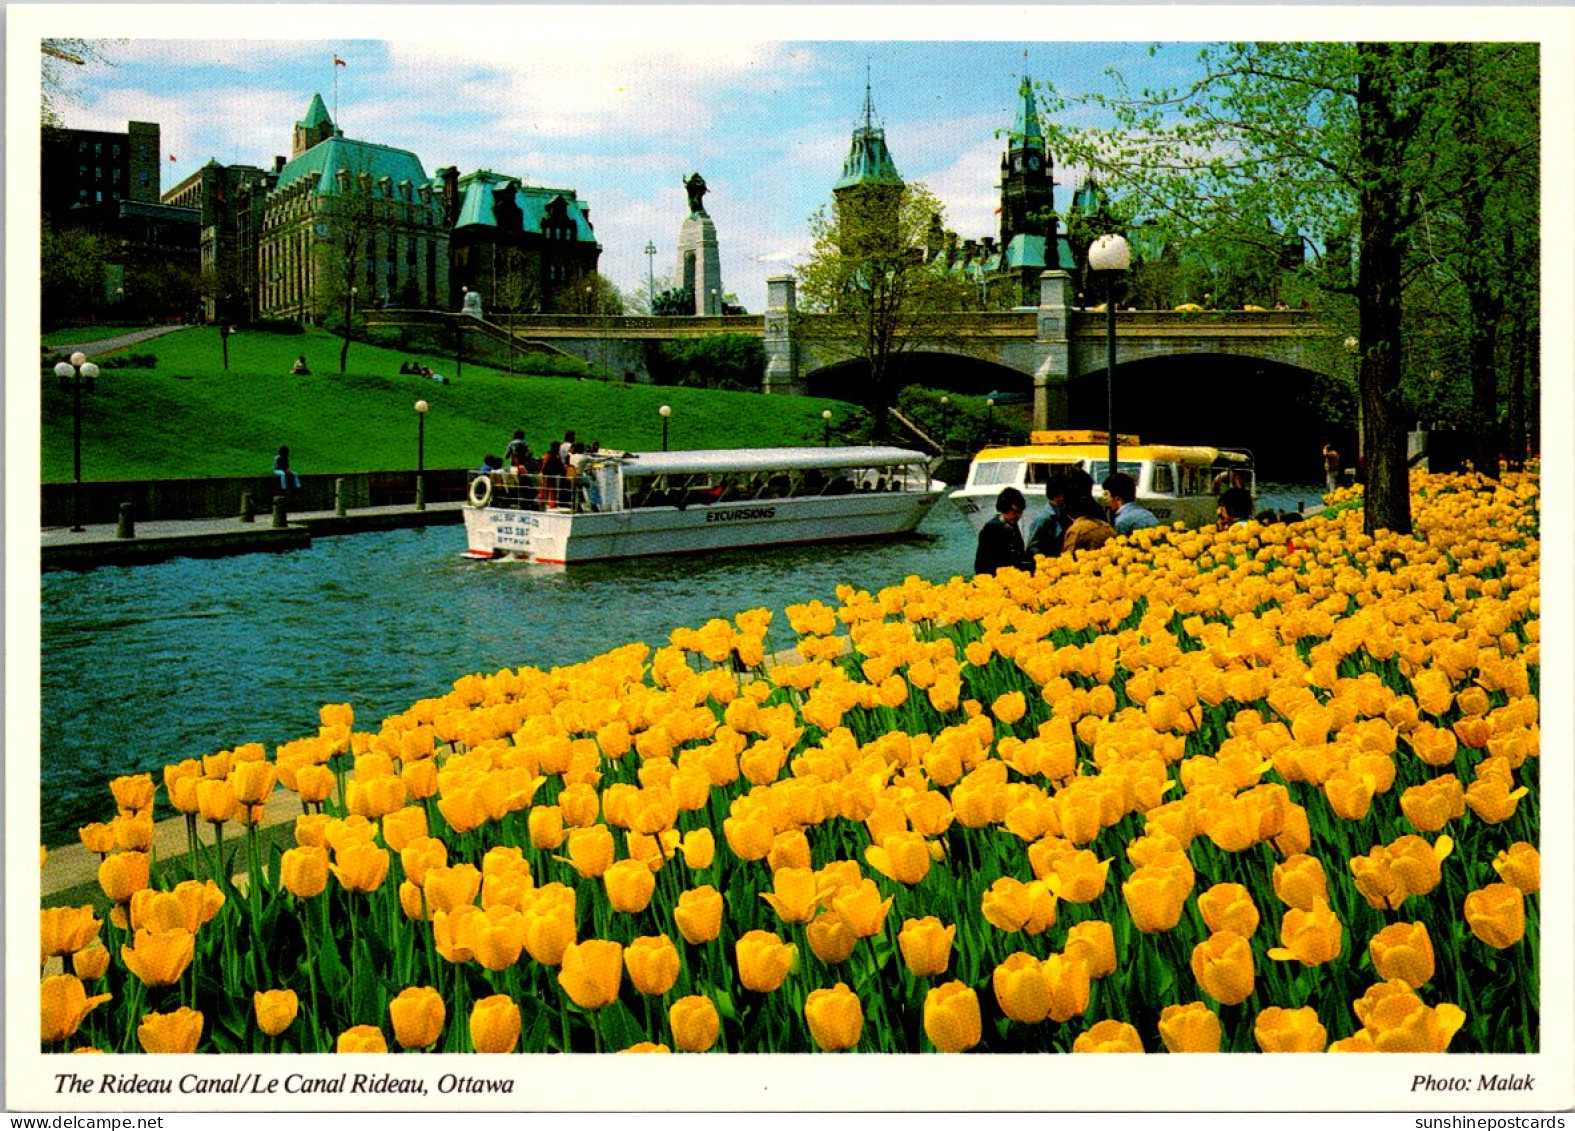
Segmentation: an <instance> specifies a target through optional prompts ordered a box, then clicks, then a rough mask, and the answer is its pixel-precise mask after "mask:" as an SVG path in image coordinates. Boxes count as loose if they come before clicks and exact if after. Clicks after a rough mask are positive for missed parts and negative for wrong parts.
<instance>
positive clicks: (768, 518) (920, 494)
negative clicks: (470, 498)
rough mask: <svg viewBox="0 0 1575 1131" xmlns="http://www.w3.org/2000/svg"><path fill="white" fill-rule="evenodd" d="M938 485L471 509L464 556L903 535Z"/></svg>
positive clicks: (546, 555) (551, 558)
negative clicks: (574, 507) (701, 500)
mask: <svg viewBox="0 0 1575 1131" xmlns="http://www.w3.org/2000/svg"><path fill="white" fill-rule="evenodd" d="M943 487H944V485H943V484H940V483H934V484H932V488H931V489H930V490H928V491H893V492H858V493H855V494H849V495H832V496H817V497H809V498H788V499H762V500H759V501H756V502H747V503H723V504H720V505H710V506H705V505H692V506H688V507H684V508H681V509H680V508H678V507H650V508H645V509H640V510H624V511H615V512H581V513H578V514H573V513H570V512H568V511H556V510H553V511H531V510H514V509H506V508H498V507H476V506H470V507H466V508H465V531H466V534H467V536H468V539H469V550H468V551H467V553H468V554H469V555H470V556H471V557H476V558H514V559H520V560H525V561H533V562H543V563H550V564H568V563H571V562H590V561H610V560H615V559H618V558H635V557H646V556H650V555H657V554H698V553H706V552H708V551H712V550H727V549H736V548H741V547H747V546H781V545H788V544H791V543H796V542H833V541H844V540H852V539H859V538H879V537H886V536H891V535H894V534H908V533H911V532H912V531H913V530H914V529H916V528H917V527H918V525H919V523H920V522H921V521H922V520H923V519H924V516H925V515H927V514H928V513H929V512H930V510H931V508H933V507H934V505H935V503H936V501H937V500H938V499H940V497H941V495H942V494H943Z"/></svg>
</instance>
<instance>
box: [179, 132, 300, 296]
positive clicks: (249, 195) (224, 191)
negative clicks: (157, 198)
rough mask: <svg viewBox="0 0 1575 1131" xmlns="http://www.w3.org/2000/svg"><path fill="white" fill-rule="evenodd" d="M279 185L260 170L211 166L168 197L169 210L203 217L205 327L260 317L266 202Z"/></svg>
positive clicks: (272, 173) (201, 254) (201, 262)
mask: <svg viewBox="0 0 1575 1131" xmlns="http://www.w3.org/2000/svg"><path fill="white" fill-rule="evenodd" d="M279 167H281V168H282V167H283V159H282V158H281V159H280V164H279ZM276 179H277V173H276V172H275V171H270V170H264V169H259V168H258V167H257V166H255V165H221V164H219V163H218V162H217V161H209V162H208V163H207V164H206V165H204V166H202V167H201V168H200V169H198V170H197V171H196V172H195V173H192V174H191V175H190V176H189V177H187V178H186V179H185V180H183V181H181V182H180V183H179V184H178V185H176V186H175V187H174V188H172V189H170V190H169V191H168V192H166V193H165V194H164V203H165V204H169V205H178V206H181V207H185V208H194V209H196V210H197V213H198V226H199V241H198V246H199V257H198V258H199V270H200V272H201V279H202V290H203V298H202V306H203V318H204V320H205V321H208V322H214V321H222V322H239V321H249V320H251V319H252V318H255V317H256V316H257V297H258V296H257V241H258V236H259V234H260V231H261V221H262V201H263V198H264V197H265V196H266V195H267V193H268V191H269V190H270V189H271V188H272V187H273V184H274V181H275V180H276Z"/></svg>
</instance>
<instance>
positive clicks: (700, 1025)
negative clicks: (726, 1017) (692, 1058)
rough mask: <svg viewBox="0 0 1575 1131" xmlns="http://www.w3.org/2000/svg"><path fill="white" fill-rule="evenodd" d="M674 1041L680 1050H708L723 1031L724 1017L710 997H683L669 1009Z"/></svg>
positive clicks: (668, 1016) (668, 1013)
mask: <svg viewBox="0 0 1575 1131" xmlns="http://www.w3.org/2000/svg"><path fill="white" fill-rule="evenodd" d="M667 1023H668V1025H669V1026H671V1028H672V1030H673V1043H674V1044H675V1045H677V1046H678V1050H679V1051H680V1052H708V1051H710V1049H711V1047H712V1046H713V1045H715V1044H716V1039H717V1036H718V1035H719V1034H720V1033H721V1031H722V1019H721V1017H720V1016H719V1015H718V1014H717V1011H716V1006H715V1005H713V1004H711V1000H710V999H709V998H704V997H697V996H694V995H691V996H689V997H681V998H679V999H678V1000H677V1001H675V1002H673V1004H672V1005H671V1006H670V1007H669V1008H668V1010H667Z"/></svg>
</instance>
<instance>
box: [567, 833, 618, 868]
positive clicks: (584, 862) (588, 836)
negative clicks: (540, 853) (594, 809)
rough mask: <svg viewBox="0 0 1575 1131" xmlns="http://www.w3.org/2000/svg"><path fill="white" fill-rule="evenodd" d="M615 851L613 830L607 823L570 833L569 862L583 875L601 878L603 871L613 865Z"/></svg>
mask: <svg viewBox="0 0 1575 1131" xmlns="http://www.w3.org/2000/svg"><path fill="white" fill-rule="evenodd" d="M615 853H616V846H615V845H614V843H613V835H612V830H611V829H610V828H608V827H607V826H606V825H592V826H591V827H590V828H586V829H574V830H572V831H571V832H570V833H569V863H570V864H572V865H573V866H574V870H575V871H576V872H578V873H579V874H580V875H582V876H587V877H589V878H592V879H600V878H601V876H602V873H604V872H606V871H607V869H608V868H610V867H612V863H613V857H614V855H615Z"/></svg>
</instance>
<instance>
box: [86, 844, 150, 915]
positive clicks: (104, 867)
mask: <svg viewBox="0 0 1575 1131" xmlns="http://www.w3.org/2000/svg"><path fill="white" fill-rule="evenodd" d="M98 883H99V887H100V888H102V889H103V891H104V894H105V895H106V896H108V897H109V901H110V902H111V903H126V902H128V901H129V900H130V899H131V897H132V896H133V895H135V894H136V893H137V892H139V891H141V890H143V889H144V888H146V887H147V886H148V854H147V853H146V852H122V853H119V854H117V855H115V856H110V857H108V858H106V859H105V860H104V862H103V863H102V864H100V865H99V866H98Z"/></svg>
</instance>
